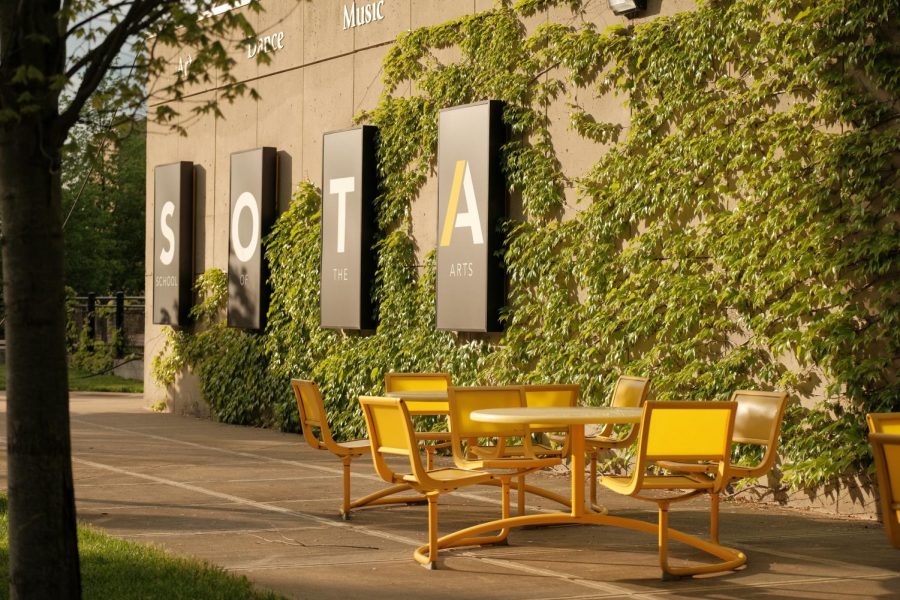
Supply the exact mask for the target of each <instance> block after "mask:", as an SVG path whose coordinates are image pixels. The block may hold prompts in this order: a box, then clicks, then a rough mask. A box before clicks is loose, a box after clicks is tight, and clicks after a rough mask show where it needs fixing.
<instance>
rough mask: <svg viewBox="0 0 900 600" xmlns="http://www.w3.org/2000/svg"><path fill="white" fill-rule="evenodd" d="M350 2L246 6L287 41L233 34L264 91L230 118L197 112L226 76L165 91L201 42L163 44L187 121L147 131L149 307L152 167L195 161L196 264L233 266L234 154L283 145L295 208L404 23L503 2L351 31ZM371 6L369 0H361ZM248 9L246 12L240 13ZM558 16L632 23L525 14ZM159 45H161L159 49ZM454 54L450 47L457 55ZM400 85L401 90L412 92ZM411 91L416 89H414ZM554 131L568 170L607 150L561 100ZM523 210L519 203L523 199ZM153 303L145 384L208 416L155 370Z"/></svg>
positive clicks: (612, 106) (682, 1) (448, 0)
mask: <svg viewBox="0 0 900 600" xmlns="http://www.w3.org/2000/svg"><path fill="white" fill-rule="evenodd" d="M349 4H350V2H349V0H311V1H303V0H301V1H299V2H297V1H296V0H263V1H262V6H263V8H264V12H262V13H261V14H253V13H249V12H248V13H247V14H248V16H249V18H250V21H251V23H252V24H253V25H254V27H255V28H256V31H257V34H258V35H259V36H261V37H263V36H267V35H273V34H274V35H278V34H279V33H281V32H283V33H284V37H283V38H282V43H283V46H284V47H283V48H282V49H280V50H277V51H275V52H272V53H270V57H271V62H270V63H269V64H265V65H258V64H257V62H256V60H254V59H250V58H248V55H247V54H248V53H247V51H246V50H245V49H240V48H238V47H237V40H229V41H228V43H229V44H230V46H231V47H232V48H233V50H232V56H233V58H234V59H235V61H236V64H235V67H234V70H233V71H232V74H233V75H234V76H235V77H236V79H237V80H238V81H241V82H245V83H247V84H248V85H249V86H252V87H253V88H254V89H255V90H256V91H257V92H258V93H259V94H260V96H261V98H260V99H259V100H254V99H252V98H250V97H249V96H244V97H242V98H239V99H238V100H236V101H235V102H234V103H233V104H229V103H227V102H225V103H222V104H220V109H221V111H222V113H223V118H221V119H215V118H213V117H212V116H210V115H205V116H201V117H198V116H196V115H194V114H193V113H192V109H194V108H196V107H199V106H201V105H203V104H204V103H206V102H207V101H209V100H212V99H215V98H216V96H217V94H219V93H220V87H219V86H220V85H221V84H222V82H221V80H220V79H221V78H220V76H219V74H218V73H209V74H208V75H209V81H208V82H204V83H201V84H198V85H194V86H192V87H191V88H190V89H188V90H187V93H186V94H185V96H184V97H183V98H182V100H181V101H178V102H174V101H172V100H171V99H169V98H166V97H165V95H164V94H163V93H162V90H164V88H165V86H166V85H167V84H170V83H171V82H172V81H173V80H174V78H175V77H177V69H178V67H179V64H184V63H185V62H186V61H188V60H190V59H191V57H192V56H193V55H194V54H195V52H194V51H193V50H192V49H190V48H180V49H173V48H157V49H156V51H157V52H159V53H160V54H161V55H162V56H165V57H166V59H167V61H168V62H169V64H170V69H169V70H168V71H167V72H166V73H165V74H164V75H163V76H162V77H160V78H159V79H158V80H157V81H153V82H150V84H149V88H150V90H151V91H153V92H155V93H154V94H153V96H152V98H151V101H150V112H151V114H153V111H154V110H155V109H156V108H158V107H159V106H160V105H168V106H171V107H172V108H174V109H175V110H177V111H178V112H179V114H180V115H181V116H180V118H179V120H178V122H179V124H180V125H182V126H183V127H184V129H185V132H186V135H185V136H181V135H179V134H177V133H176V132H173V131H171V130H170V128H169V127H168V126H167V125H159V124H156V123H153V122H152V120H151V123H150V124H149V125H148V133H147V182H148V183H147V214H148V215H150V217H148V220H147V250H146V265H147V273H146V295H147V302H148V306H150V305H152V294H153V286H152V282H153V279H152V277H153V272H152V270H153V256H152V250H153V233H154V227H153V221H152V215H153V210H152V208H153V198H154V189H153V177H152V173H153V169H154V168H155V167H156V166H157V165H160V164H165V163H170V162H174V161H180V160H187V161H191V162H193V163H194V165H195V174H196V191H195V203H196V204H195V226H194V240H195V241H194V245H195V250H194V252H195V262H194V272H195V274H196V275H199V274H201V273H203V272H204V271H206V270H207V269H209V268H213V267H215V268H219V269H223V270H227V267H228V224H229V182H230V179H229V177H230V174H229V165H230V163H229V161H230V156H231V154H232V153H233V152H238V151H241V150H246V149H249V148H256V147H260V146H274V147H275V148H277V149H278V172H279V183H278V203H279V209H280V210H284V209H285V208H287V206H288V203H289V201H290V197H291V193H292V190H293V189H294V188H295V187H296V186H297V184H298V183H300V182H301V181H304V180H309V181H311V182H312V183H314V184H315V185H317V186H320V185H321V177H322V134H323V133H325V132H327V131H331V130H337V129H344V128H347V127H350V126H352V124H353V117H354V115H356V114H358V113H359V112H360V111H363V110H368V109H372V108H374V107H375V106H376V105H377V103H378V99H379V97H380V95H381V92H382V89H383V84H382V80H381V64H382V61H383V59H384V57H385V55H386V53H387V52H388V50H389V49H390V47H391V45H392V43H393V41H394V40H395V39H396V37H397V36H398V35H400V34H401V33H402V32H404V31H408V30H410V29H415V28H419V27H424V26H429V25H436V24H440V23H444V22H446V21H448V20H451V19H454V18H457V17H461V16H465V15H469V14H475V13H477V12H480V11H484V10H488V9H490V8H492V6H493V5H494V4H495V2H494V0H385V2H384V4H383V5H382V10H383V14H384V19H383V20H381V21H377V22H373V23H369V24H367V25H363V26H360V27H355V28H349V29H344V28H343V22H342V20H343V14H342V11H343V8H344V7H345V6H347V5H349ZM360 4H361V3H360ZM692 7H693V1H692V0H674V1H667V2H665V3H663V2H661V1H660V0H656V1H655V2H653V1H651V2H650V3H649V6H648V10H647V12H646V13H645V15H646V16H645V17H642V18H641V19H638V20H637V22H640V21H641V20H642V19H653V18H656V17H657V16H658V15H660V14H670V13H672V12H677V11H681V10H688V9H691V8H692ZM238 10H244V9H238ZM548 21H556V22H562V23H573V24H577V23H578V22H580V21H590V22H593V23H595V24H596V25H598V26H599V27H600V28H605V27H607V26H609V25H613V24H615V23H623V22H625V19H624V18H623V17H616V16H614V15H613V14H612V13H611V12H610V11H609V9H608V8H607V6H606V3H605V2H591V3H587V5H586V8H585V10H584V12H582V13H580V14H573V13H572V12H571V10H569V9H568V8H565V7H559V8H555V9H552V10H550V11H548V12H547V13H545V14H540V15H537V16H535V17H532V18H529V19H527V20H526V22H525V25H526V27H527V28H528V29H529V30H533V29H535V28H536V27H538V26H539V25H541V24H543V23H545V22H548ZM152 44H153V42H152V41H151V46H152ZM453 55H454V54H453V51H452V50H450V51H448V58H452V56H453ZM403 91H404V90H400V91H399V93H403ZM407 91H408V90H407ZM582 99H583V100H584V102H585V103H586V105H588V106H590V107H595V106H596V107H597V108H602V110H603V113H604V114H605V115H607V118H609V119H611V120H612V119H616V120H618V121H619V122H621V123H622V124H623V126H626V127H627V124H628V121H629V114H628V110H627V108H626V107H625V106H624V104H623V101H622V99H621V98H615V97H612V98H601V99H596V98H594V97H593V95H592V94H588V93H585V94H584V95H583V98H582ZM549 116H550V118H551V121H552V122H553V129H552V134H553V139H554V144H555V145H556V147H557V151H558V154H559V159H560V161H561V163H562V165H563V168H564V170H565V172H566V174H567V175H569V176H570V177H571V176H577V175H579V174H581V173H582V172H584V171H585V170H586V169H587V168H588V167H590V165H592V164H593V163H594V162H595V161H596V158H597V156H598V155H599V154H600V153H602V152H603V151H604V150H605V149H604V148H602V147H600V146H598V145H596V144H594V143H593V142H590V141H586V140H584V139H583V138H581V137H580V136H578V135H577V134H574V133H573V132H571V131H570V130H569V128H568V115H567V108H566V106H565V105H564V104H563V103H560V104H559V105H556V106H551V107H550V109H549ZM572 192H573V190H569V197H570V202H569V208H568V211H569V212H570V214H574V212H575V211H576V210H577V207H576V206H575V197H574V193H572ZM513 204H514V205H513V207H512V211H513V214H514V215H515V214H517V213H518V214H520V208H518V207H516V206H515V201H514V202H513ZM436 212H437V182H436V179H435V178H431V179H430V180H429V181H428V182H427V183H426V184H425V185H424V186H423V188H422V191H421V193H420V195H419V197H418V198H417V199H416V200H415V201H414V203H413V207H412V213H413V234H414V236H415V238H416V241H417V245H418V248H419V252H420V254H421V255H424V254H425V253H427V252H428V251H429V250H431V249H432V248H434V247H435V245H436V235H437V233H436V232H437V215H436ZM152 320H153V316H152V311H150V310H148V311H147V315H146V323H145V350H144V351H145V356H146V357H147V360H145V369H144V389H145V396H146V399H147V402H148V404H152V403H155V402H158V401H160V400H164V399H166V397H167V395H168V399H169V402H170V406H171V408H172V409H173V410H175V411H176V412H190V413H194V414H208V408H207V407H206V405H205V403H204V402H203V400H202V397H201V395H200V392H199V389H198V387H197V382H196V379H195V378H194V377H192V376H191V375H190V374H185V375H183V376H182V377H181V378H180V379H179V381H178V382H177V383H176V384H175V386H173V388H172V389H170V390H169V391H168V392H169V393H168V394H167V393H166V390H165V389H162V388H160V387H159V386H158V385H156V383H155V382H154V381H153V378H152V377H151V375H150V370H151V368H152V357H154V356H156V355H157V354H158V353H159V352H160V350H161V349H162V346H163V343H164V336H163V332H162V327H160V326H158V325H154V324H153V323H152Z"/></svg>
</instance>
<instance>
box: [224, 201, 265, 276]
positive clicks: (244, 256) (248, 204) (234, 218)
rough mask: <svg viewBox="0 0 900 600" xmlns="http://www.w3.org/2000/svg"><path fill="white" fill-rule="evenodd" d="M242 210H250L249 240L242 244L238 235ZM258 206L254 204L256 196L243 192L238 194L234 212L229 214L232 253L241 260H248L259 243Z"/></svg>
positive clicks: (254, 252)
mask: <svg viewBox="0 0 900 600" xmlns="http://www.w3.org/2000/svg"><path fill="white" fill-rule="evenodd" d="M244 210H249V211H250V219H251V222H250V231H251V233H250V242H249V243H248V244H246V245H245V244H243V243H242V242H241V236H240V230H241V228H240V224H241V216H242V215H243V213H244ZM259 229H260V219H259V207H258V206H257V205H256V197H255V196H254V195H253V194H251V193H250V192H244V193H243V194H241V195H240V196H238V199H237V202H235V203H234V212H233V213H232V214H231V245H232V246H233V247H234V255H235V256H237V258H238V260H239V261H241V262H248V261H249V260H250V259H251V258H253V255H254V254H256V247H257V246H258V245H259Z"/></svg>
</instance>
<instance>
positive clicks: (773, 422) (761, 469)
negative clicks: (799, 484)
mask: <svg viewBox="0 0 900 600" xmlns="http://www.w3.org/2000/svg"><path fill="white" fill-rule="evenodd" d="M731 401H732V402H737V415H736V416H735V419H734V433H733V434H732V438H731V441H732V442H736V443H739V444H752V445H755V446H764V447H765V451H764V452H763V456H762V458H761V459H760V460H759V462H757V463H756V464H753V465H735V464H730V463H729V465H728V472H727V473H726V480H725V484H726V485H727V484H728V483H729V482H731V481H734V480H736V479H744V478H747V477H752V478H758V477H762V476H763V475H765V474H766V473H768V472H769V471H770V470H771V469H772V466H773V465H774V464H775V458H776V457H777V456H778V436H779V434H780V433H781V422H782V420H783V418H784V410H785V408H786V407H787V401H788V395H787V393H785V392H760V391H751V390H738V391H736V392H734V393H733V394H732V395H731ZM657 465H658V466H660V467H662V468H664V469H668V470H670V471H678V472H682V473H705V474H708V475H711V474H713V473H715V471H716V469H717V468H718V466H717V465H715V464H703V463H693V464H691V463H684V462H673V461H660V462H658V463H657ZM718 498H719V497H718V495H717V494H716V495H713V496H712V503H713V506H712V509H711V511H710V525H709V535H710V537H711V538H712V539H713V541H718V539H719V504H718Z"/></svg>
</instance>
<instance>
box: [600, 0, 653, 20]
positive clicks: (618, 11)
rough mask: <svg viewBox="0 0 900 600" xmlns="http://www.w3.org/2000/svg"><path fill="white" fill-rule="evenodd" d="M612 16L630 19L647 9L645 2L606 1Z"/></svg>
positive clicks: (627, 0)
mask: <svg viewBox="0 0 900 600" xmlns="http://www.w3.org/2000/svg"><path fill="white" fill-rule="evenodd" d="M606 1H607V3H608V4H609V8H610V10H612V11H613V14H614V15H623V16H625V17H627V18H629V19H630V18H632V17H634V16H635V15H637V13H639V12H640V11H642V10H646V9H647V0H606Z"/></svg>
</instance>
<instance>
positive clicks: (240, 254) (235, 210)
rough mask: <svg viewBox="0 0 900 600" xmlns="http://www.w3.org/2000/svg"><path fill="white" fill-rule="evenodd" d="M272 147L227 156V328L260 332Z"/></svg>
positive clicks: (272, 199)
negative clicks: (228, 158) (228, 172)
mask: <svg viewBox="0 0 900 600" xmlns="http://www.w3.org/2000/svg"><path fill="white" fill-rule="evenodd" d="M275 213H276V196H275V148H256V149H255V150H246V151H244V152H236V153H234V154H232V155H231V217H230V219H229V227H228V326H229V327H240V328H242V329H262V328H263V327H264V326H265V320H266V312H267V311H268V309H269V287H268V279H269V269H268V264H267V263H266V261H265V259H264V258H263V251H262V239H263V238H264V237H265V236H266V234H268V233H269V230H270V229H271V228H272V224H273V223H274V222H275Z"/></svg>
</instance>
